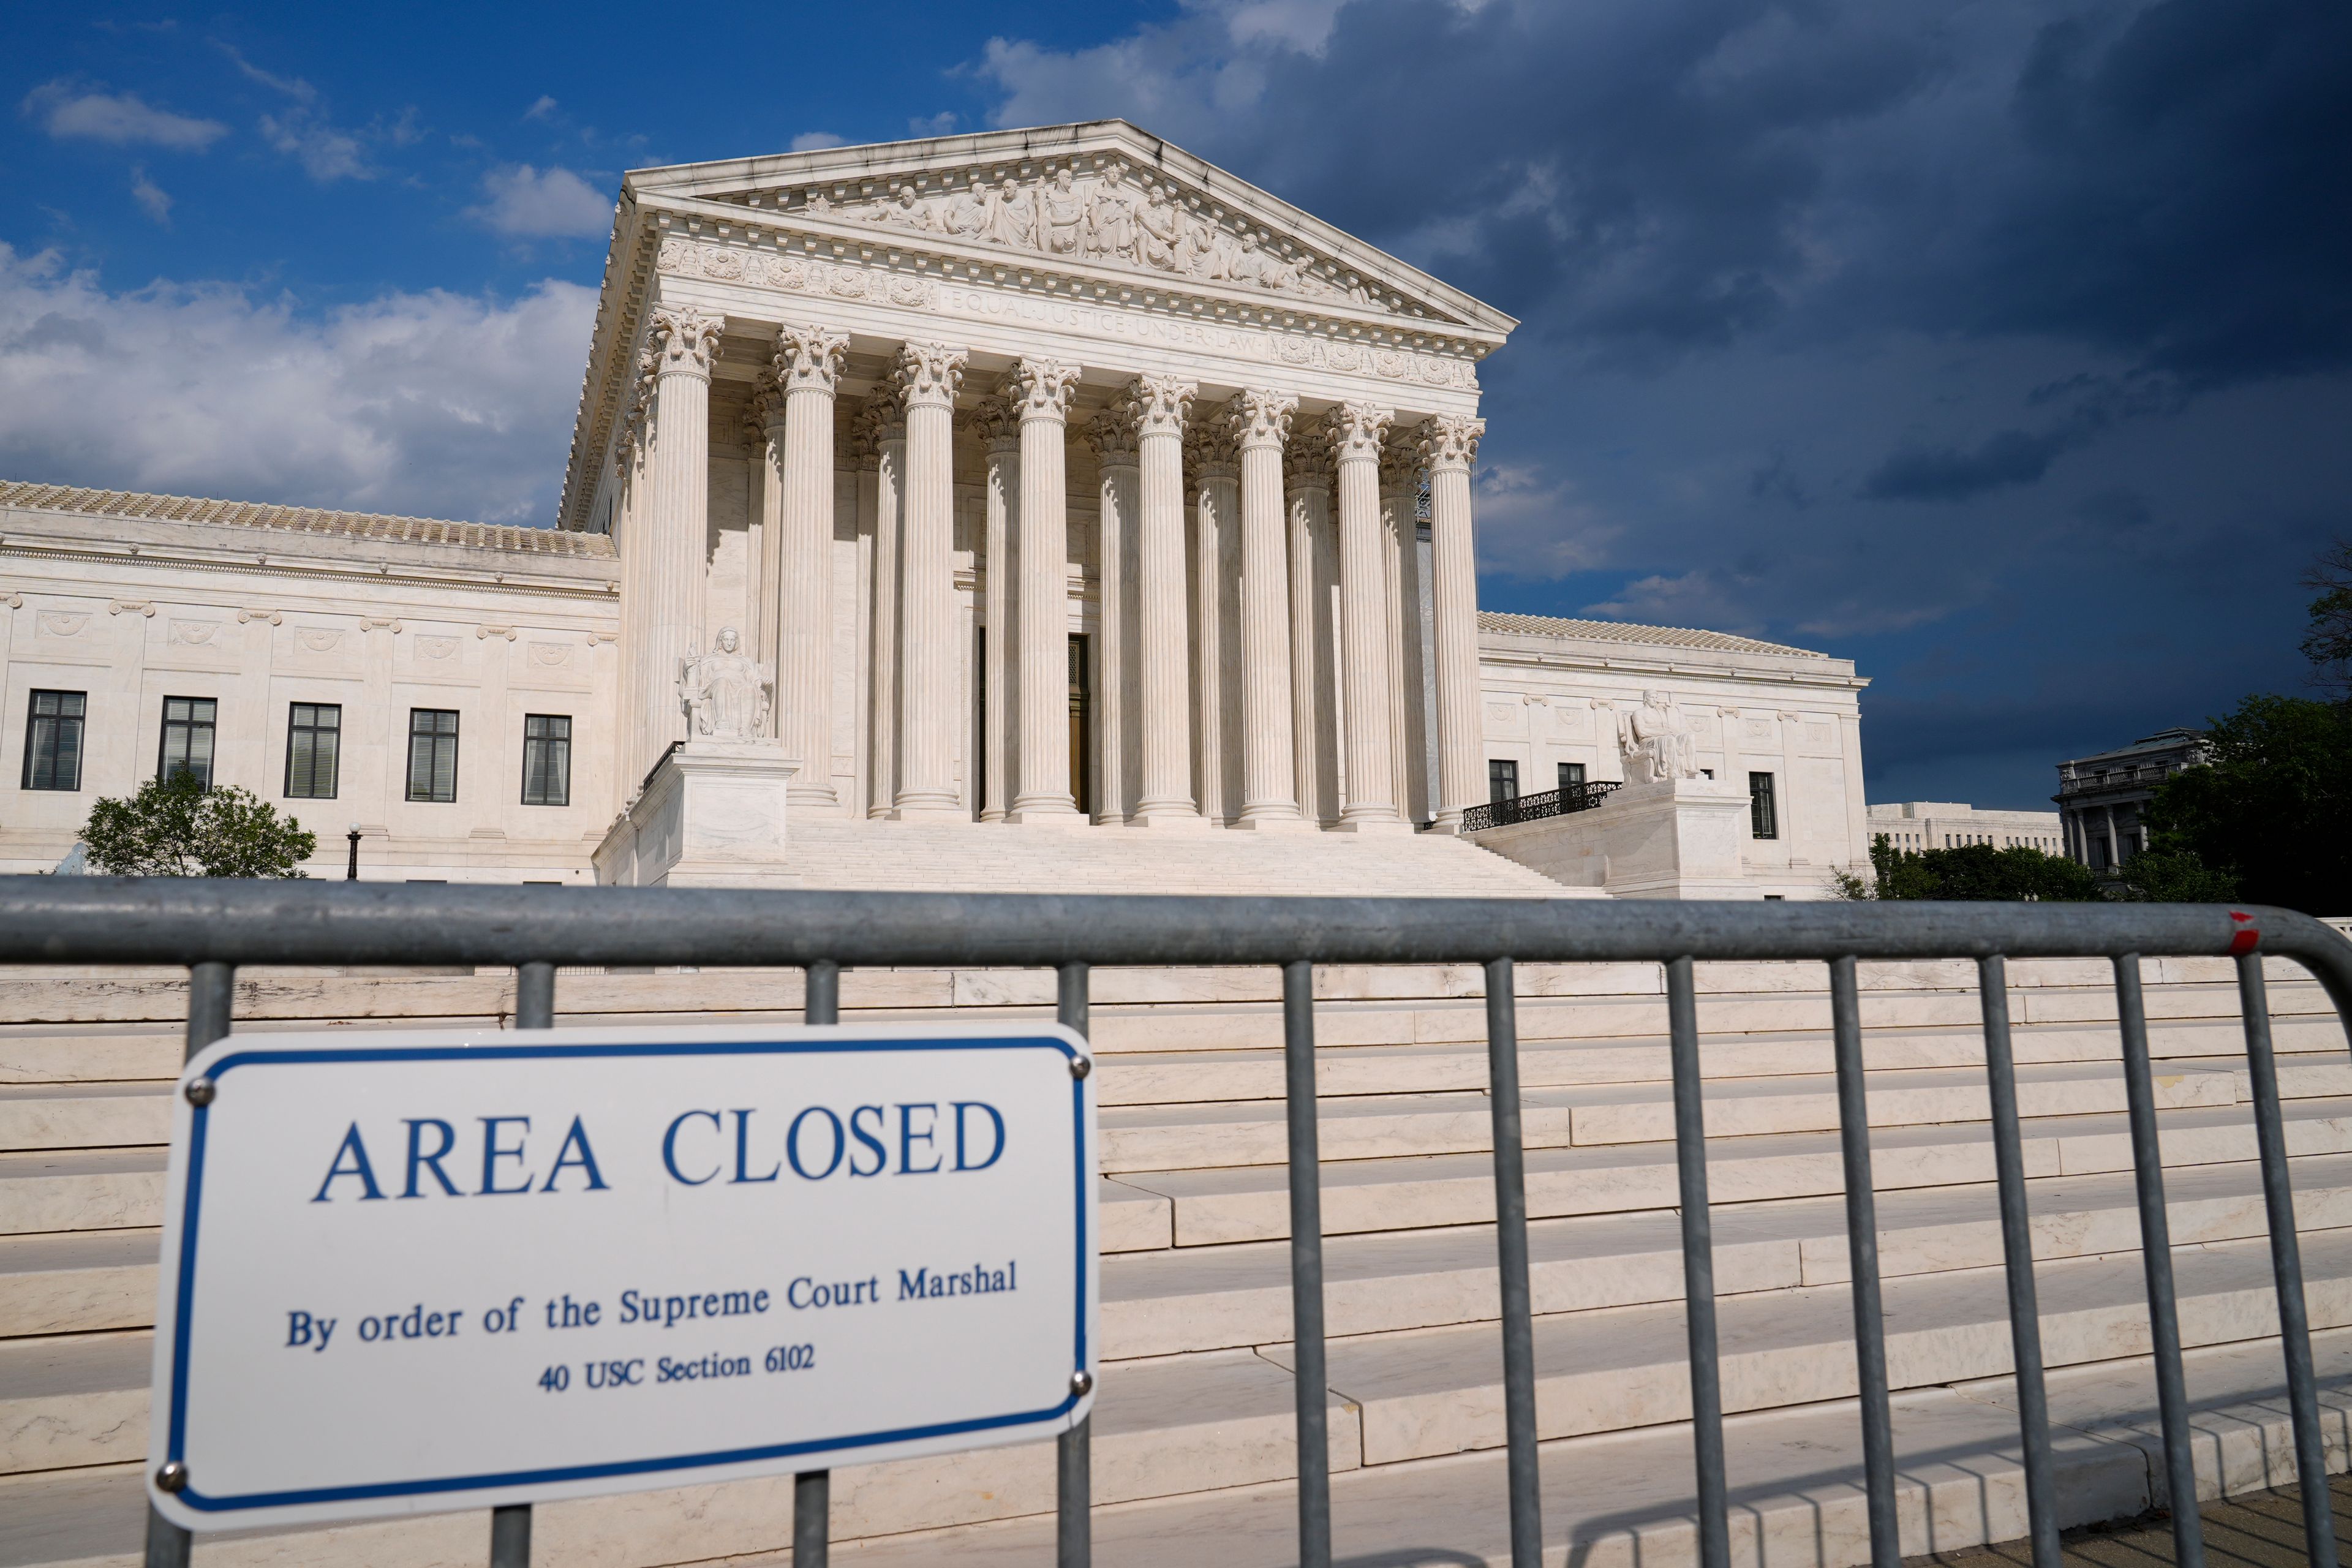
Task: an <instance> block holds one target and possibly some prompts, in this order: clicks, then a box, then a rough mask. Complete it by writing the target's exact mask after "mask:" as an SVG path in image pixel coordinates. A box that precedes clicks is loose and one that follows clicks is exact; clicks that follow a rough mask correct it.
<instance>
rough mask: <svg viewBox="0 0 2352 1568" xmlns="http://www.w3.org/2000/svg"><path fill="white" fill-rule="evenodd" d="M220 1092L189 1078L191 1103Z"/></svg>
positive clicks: (205, 1101)
mask: <svg viewBox="0 0 2352 1568" xmlns="http://www.w3.org/2000/svg"><path fill="white" fill-rule="evenodd" d="M219 1092H220V1091H219V1089H217V1088H216V1087H215V1085H214V1083H213V1080H212V1079H208V1078H195V1079H189V1080H188V1103H189V1104H190V1105H210V1104H211V1103H212V1102H213V1096H214V1095H215V1094H217V1093H219ZM167 1468H168V1467H167Z"/></svg>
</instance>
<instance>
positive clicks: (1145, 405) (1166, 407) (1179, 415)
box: [1117, 375, 1200, 437]
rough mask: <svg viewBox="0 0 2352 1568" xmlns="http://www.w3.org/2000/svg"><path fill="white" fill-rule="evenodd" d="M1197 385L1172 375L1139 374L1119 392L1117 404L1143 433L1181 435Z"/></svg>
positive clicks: (1136, 429) (1137, 429)
mask: <svg viewBox="0 0 2352 1568" xmlns="http://www.w3.org/2000/svg"><path fill="white" fill-rule="evenodd" d="M1199 391H1200V388H1199V387H1198V386H1196V385H1194V384H1192V383H1191V382H1189V381H1186V380H1184V379H1183V378H1182V377H1181V376H1175V375H1139V376H1137V377H1136V378H1135V379H1134V380H1133V381H1130V382H1129V383H1128V384H1127V387H1126V389H1125V390H1124V391H1122V392H1121V393H1120V394H1119V396H1118V405H1117V406H1118V408H1119V409H1120V410H1121V411H1122V412H1123V413H1125V414H1126V416H1127V417H1128V418H1129V420H1131V421H1132V422H1133V423H1134V426H1135V433H1136V435H1137V436H1138V437H1144V436H1181V435H1183V434H1184V421H1185V420H1186V418H1187V417H1189V416H1191V414H1192V398H1193V396H1194V395H1195V394H1197V393H1198V392H1199Z"/></svg>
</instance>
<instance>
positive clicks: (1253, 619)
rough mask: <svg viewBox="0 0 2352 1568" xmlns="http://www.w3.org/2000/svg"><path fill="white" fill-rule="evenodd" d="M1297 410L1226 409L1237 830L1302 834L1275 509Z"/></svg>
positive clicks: (1273, 405) (1293, 403) (1283, 565)
mask: <svg viewBox="0 0 2352 1568" xmlns="http://www.w3.org/2000/svg"><path fill="white" fill-rule="evenodd" d="M1297 408H1298V399H1297V398H1296V397H1292V396H1289V395H1286V394H1284V393H1277V392H1244V393H1243V394H1241V395H1239V396H1237V397H1235V398H1234V400H1233V402H1231V403H1230V404H1228V405H1226V408H1225V418H1226V420H1227V422H1228V424H1229V426H1230V428H1231V429H1232V431H1233V435H1234V443H1235V445H1236V446H1237V447H1238V448H1239V456H1240V459H1241V507H1240V513H1241V515H1240V522H1241V536H1242V538H1241V547H1242V548H1241V564H1242V571H1241V576H1242V593H1241V601H1242V602H1241V621H1242V689H1241V706H1242V731H1241V749H1242V815H1241V821H1240V822H1239V823H1238V824H1237V826H1242V827H1251V828H1276V827H1283V828H1298V827H1303V826H1306V819H1305V818H1304V817H1303V816H1301V815H1300V814H1299V810H1298V784H1297V779H1298V773H1297V756H1296V754H1295V752H1294V750H1293V746H1292V740H1291V726H1292V722H1293V720H1292V712H1291V690H1290V688H1291V681H1290V661H1291V647H1290V616H1291V597H1290V562H1289V558H1288V551H1287V549H1286V543H1285V540H1284V534H1285V531H1286V530H1285V528H1284V515H1283V504H1282V499H1283V498H1282V449H1283V447H1284V445H1285V443H1286V442H1287V441H1288V440H1289V439H1290V422H1291V418H1292V416H1293V415H1294V414H1296V413H1297Z"/></svg>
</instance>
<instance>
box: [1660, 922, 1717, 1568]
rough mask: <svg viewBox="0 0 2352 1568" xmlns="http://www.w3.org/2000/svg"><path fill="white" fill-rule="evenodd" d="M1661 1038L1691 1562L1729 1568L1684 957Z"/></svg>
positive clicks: (1709, 1258)
mask: <svg viewBox="0 0 2352 1568" xmlns="http://www.w3.org/2000/svg"><path fill="white" fill-rule="evenodd" d="M1666 1036H1667V1053H1668V1057H1669V1059H1670V1061H1671V1063H1672V1066H1673V1068H1674V1080H1675V1177H1676V1180H1677V1183H1678V1184H1679V1196H1680V1200H1681V1203H1682V1210H1683V1213H1682V1221H1683V1323H1684V1328H1685V1333H1686V1334H1687V1336H1688V1339H1689V1342H1690V1383H1691V1454H1692V1458H1693V1461H1694V1464H1695V1467H1696V1471H1697V1479H1698V1561H1699V1568H1731V1504H1730V1501H1729V1498H1728V1493H1727V1488H1728V1484H1729V1483H1728V1481H1727V1479H1726V1470H1725V1464H1724V1456H1723V1367H1722V1356H1721V1353H1720V1352H1719V1351H1718V1349H1717V1340H1716V1331H1715V1226H1714V1222H1713V1218H1712V1214H1711V1211H1710V1209H1709V1207H1708V1200H1707V1195H1706V1106H1705V1105H1704V1104H1703V1103H1702V1101H1701V1100H1700V1096H1699V1090H1700V1087H1701V1083H1702V1079H1701V1077H1700V1074H1699V1063H1698V996H1697V993H1696V987H1695V986H1694V984H1692V980H1691V961H1690V960H1689V959H1687V958H1677V959H1675V960H1672V961H1671V962H1669V963H1667V965H1666Z"/></svg>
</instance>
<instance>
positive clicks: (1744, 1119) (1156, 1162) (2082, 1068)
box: [1100, 1064, 2238, 1174]
mask: <svg viewBox="0 0 2352 1568" xmlns="http://www.w3.org/2000/svg"><path fill="white" fill-rule="evenodd" d="M2017 1076H2018V1104H2019V1109H2020V1110H2021V1112H2022V1113H2023V1114H2025V1115H2027V1116H2034V1117H2049V1116H2080V1115H2088V1114H2093V1113H2096V1112H2101V1111H2110V1110H2122V1109H2123V1108H2124V1104H2125V1092H2124V1079H2123V1072H2122V1069H2121V1068H2119V1067H2114V1066H2108V1065H2099V1064H2084V1065H2074V1064H2056V1065H2037V1066H2033V1067H2024V1068H2019V1069H2018V1075H2017ZM2154 1087H2155V1091H2156V1099H2157V1104H2158V1108H2159V1109H2162V1110H2184V1109H2187V1108H2189V1107H2191V1106H2217V1105H2230V1104H2232V1103H2234V1102H2235V1101H2236V1100H2237V1097H2238V1090H2237V1082H2236V1079H2234V1078H2232V1077H2231V1074H2229V1073H2227V1072H2214V1071H2186V1072H2179V1071H2173V1070H2169V1068H2168V1070H2166V1071H2164V1072H2161V1073H2158V1074H2156V1075H2155V1080H2154ZM1672 1096H1673V1091H1672V1089H1671V1087H1670V1086H1669V1085H1666V1084H1661V1083H1643V1084H1605V1085H1587V1086H1580V1087H1576V1088H1557V1089H1528V1090H1526V1091H1525V1092H1524V1093H1523V1094H1522V1095H1521V1097H1520V1105H1521V1110H1520V1122H1521V1137H1522V1139H1523V1141H1524V1142H1525V1144H1526V1146H1527V1147H1528V1149H1530V1150H1535V1149H1552V1148H1562V1147H1567V1146H1570V1145H1579V1146H1581V1145H1589V1144H1597V1143H1639V1142H1660V1141H1664V1140H1670V1139H1671V1138H1672V1137H1673V1136H1674V1102H1673V1098H1672ZM1705 1104H1706V1128H1707V1133H1708V1136H1709V1137H1710V1138H1711V1139H1730V1138H1739V1137H1755V1136H1761V1135H1766V1134H1771V1133H1781V1132H1806V1131H1825V1130H1831V1129H1834V1128H1835V1127H1836V1126H1837V1125H1838V1101H1837V1085H1836V1079H1834V1077H1833V1076H1831V1075H1825V1074H1809V1075H1804V1076H1795V1077H1788V1078H1765V1079H1729V1080H1722V1081H1717V1082H1713V1083H1709V1084H1707V1085H1706V1090H1705ZM1869 1105H1870V1121H1871V1125H1872V1126H1874V1127H1903V1126H1916V1125H1923V1124H1930V1123H1945V1122H1968V1121H1983V1120H1984V1119H1985V1118H1986V1117H1987V1116H1988V1115H1989V1114H1990V1111H1989V1110H1988V1102H1987V1100H1986V1096H1985V1087H1984V1075H1983V1073H1982V1072H1981V1071H1978V1070H1974V1069H1969V1068H1917V1069H1909V1070H1899V1071H1884V1072H1874V1073H1872V1074H1871V1075H1870V1081H1869ZM1491 1132H1492V1120H1491V1111H1490V1109H1489V1107H1488V1104H1487V1097H1486V1095H1484V1094H1458V1093H1457V1094H1370V1095H1351V1096H1345V1097H1339V1098H1333V1099H1328V1100H1319V1101H1318V1139H1319V1143H1320V1152H1321V1154H1322V1157H1323V1159H1324V1160H1326V1161H1348V1160H1363V1159H1376V1158H1394V1157H1397V1156H1401V1155H1413V1154H1449V1153H1466V1152H1480V1151H1484V1150H1486V1148H1488V1147H1489V1145H1490V1142H1491ZM1288 1147H1289V1144H1288V1131H1287V1121H1286V1115H1285V1111H1284V1107H1283V1105H1282V1103H1281V1102H1280V1101H1278V1100H1242V1101H1219V1102H1208V1103H1201V1104H1189V1103H1188V1104H1179V1105H1143V1106H1112V1107H1107V1108H1105V1109H1104V1110H1103V1111H1102V1113H1101V1118H1100V1151H1101V1163H1102V1169H1103V1170H1104V1171H1105V1172H1106V1173H1113V1174H1117V1173H1128V1172H1139V1171H1161V1170H1188V1169H1191V1170H1197V1169H1202V1168H1214V1169H1220V1170H1223V1169H1231V1168H1234V1167H1237V1166H1244V1165H1271V1164H1279V1163H1283V1162H1284V1161H1285V1160H1286V1158H1287V1151H1288Z"/></svg>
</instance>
